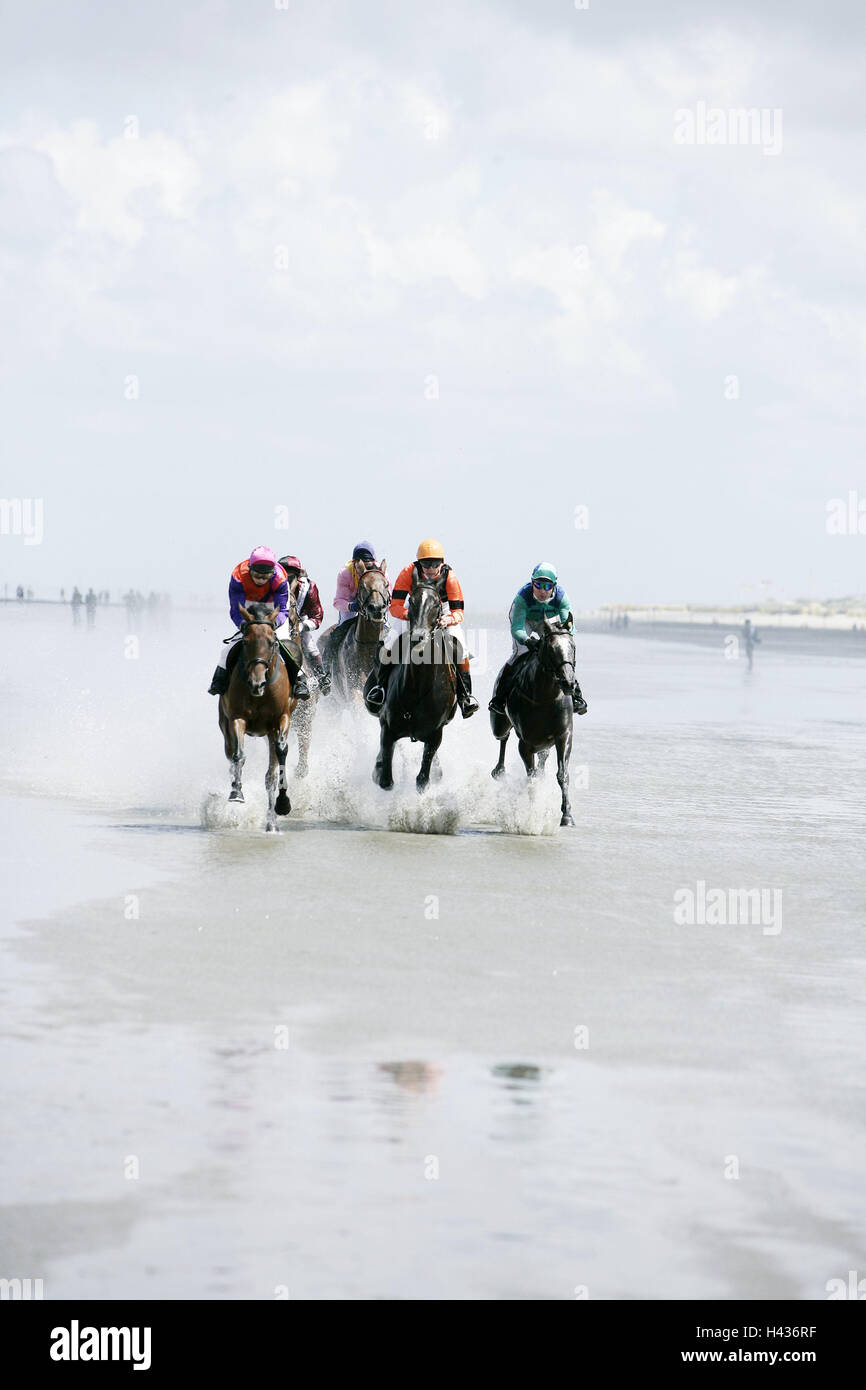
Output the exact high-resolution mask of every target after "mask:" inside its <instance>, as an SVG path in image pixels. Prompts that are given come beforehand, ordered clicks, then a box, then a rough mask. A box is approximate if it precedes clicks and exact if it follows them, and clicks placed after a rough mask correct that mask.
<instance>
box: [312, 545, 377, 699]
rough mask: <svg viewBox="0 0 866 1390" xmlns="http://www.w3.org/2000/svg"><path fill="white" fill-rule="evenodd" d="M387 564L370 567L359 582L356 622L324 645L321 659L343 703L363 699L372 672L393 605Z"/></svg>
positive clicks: (342, 625)
mask: <svg viewBox="0 0 866 1390" xmlns="http://www.w3.org/2000/svg"><path fill="white" fill-rule="evenodd" d="M386 563H387V562H386V561H385V560H382V561H381V562H380V563H379V564H378V565H374V564H372V563H371V564H369V565H368V566H367V568H366V570H365V571H364V573H363V574H362V575H361V576H360V578H359V580H358V593H357V603H358V613H357V616H356V618H355V619H354V621H353V622H352V621H350V622H345V623H340V624H339V625H338V626H337V627H334V628H332V629H331V631H330V632H329V633H327V634H326V636H325V638H324V640H323V643H322V646H323V648H324V650H323V651H322V659H323V661H324V663H325V666H326V668H327V669H328V670H329V671H330V674H331V681H332V683H333V689H334V691H335V692H336V694H337V695H338V696H339V698H340V699H341V700H343V701H349V700H351V699H352V697H353V695H356V694H357V695H360V693H361V691H362V690H363V689H364V682H365V681H366V679H367V677H368V676H369V674H370V672H371V671H372V669H373V663H374V661H375V659H376V651H377V648H378V646H379V643H380V641H381V640H382V633H383V629H384V627H385V618H386V616H387V613H388V605H389V604H390V602H391V590H390V589H389V587H388V578H387V571H386V568H385V566H386Z"/></svg>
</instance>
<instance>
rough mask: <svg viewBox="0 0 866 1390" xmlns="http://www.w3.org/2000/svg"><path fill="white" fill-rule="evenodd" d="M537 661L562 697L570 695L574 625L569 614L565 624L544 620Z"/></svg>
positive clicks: (572, 683) (549, 619) (572, 679)
mask: <svg viewBox="0 0 866 1390" xmlns="http://www.w3.org/2000/svg"><path fill="white" fill-rule="evenodd" d="M539 660H540V661H541V665H542V666H543V668H544V669H545V671H547V672H548V673H549V674H550V675H551V676H553V678H554V680H555V681H556V682H557V684H558V685H559V688H560V690H561V691H562V693H563V695H570V694H571V691H572V689H573V687H574V623H573V621H572V618H571V615H570V614H569V618H568V621H567V622H565V623H562V622H560V620H559V618H545V619H544V628H543V631H542V633H541V650H540V652H539Z"/></svg>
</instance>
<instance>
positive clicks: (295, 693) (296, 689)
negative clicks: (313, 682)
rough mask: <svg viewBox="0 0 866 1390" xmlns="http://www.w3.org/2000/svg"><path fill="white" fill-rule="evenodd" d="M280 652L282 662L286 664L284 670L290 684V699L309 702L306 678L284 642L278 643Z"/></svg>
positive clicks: (301, 667)
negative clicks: (287, 674)
mask: <svg viewBox="0 0 866 1390" xmlns="http://www.w3.org/2000/svg"><path fill="white" fill-rule="evenodd" d="M280 651H281V652H282V654H283V660H284V661H285V663H286V670H287V671H288V673H289V680H290V681H291V682H292V699H293V700H309V698H310V687H309V686H308V685H307V677H306V676H305V675H304V668H303V666H301V665H299V663H298V662H297V661H296V660H295V658H294V656H293V655H292V653H291V650H290V649H289V648H288V647H287V646H286V644H285V642H281V643H280Z"/></svg>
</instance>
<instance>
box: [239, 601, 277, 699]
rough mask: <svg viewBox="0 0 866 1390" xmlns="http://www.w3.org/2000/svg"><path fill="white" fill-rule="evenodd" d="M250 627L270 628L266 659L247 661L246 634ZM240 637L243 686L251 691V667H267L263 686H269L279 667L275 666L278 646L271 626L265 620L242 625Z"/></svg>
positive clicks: (255, 658)
mask: <svg viewBox="0 0 866 1390" xmlns="http://www.w3.org/2000/svg"><path fill="white" fill-rule="evenodd" d="M252 627H269V628H271V632H272V636H271V639H270V641H269V642H268V655H267V656H266V657H264V656H257V657H254V659H253V660H252V661H248V660H247V652H246V639H247V634H248V633H249V630H250V628H252ZM241 636H242V640H241V651H240V667H241V675H242V676H243V679H244V682H245V684H246V685H247V686H248V687H249V689H250V691H252V686H251V685H250V673H251V671H252V669H253V667H254V666H265V667H267V672H266V675H267V680H266V681H265V684H266V685H270V684H271V682H272V681H274V680H276V678H277V671H278V670H279V666H278V665H277V664H276V657H277V653H278V651H279V645H280V644H279V639H278V637H277V634H276V632H274V630H273V624H272V623H270V622H268V621H267V619H263V620H259V621H258V622H256V623H244V624H243V625H242V627H241ZM272 668H273V669H272Z"/></svg>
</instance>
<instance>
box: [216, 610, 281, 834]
mask: <svg viewBox="0 0 866 1390" xmlns="http://www.w3.org/2000/svg"><path fill="white" fill-rule="evenodd" d="M240 613H241V617H242V618H243V620H244V623H243V627H242V628H241V634H242V638H241V642H240V644H239V648H238V656H237V660H236V661H235V664H234V667H233V669H232V673H231V679H230V680H229V688H228V690H227V691H226V693H225V695H221V696H220V702H219V722H220V728H221V730H222V735H223V740H224V742H225V750H226V757H227V758H228V760H229V762H230V763H231V765H232V789H231V792H230V794H229V801H243V799H244V793H243V788H242V786H241V773H242V771H243V766H244V763H245V761H246V757H245V754H244V736H245V735H246V734H249V735H250V736H251V737H252V738H267V740H268V747H269V750H270V757H269V759H268V771H267V774H266V776H265V786H266V787H267V791H268V818H267V825H266V829H267V830H276V829H277V816H287V815H288V814H289V812H290V811H291V809H292V803H291V802H290V801H289V794H288V792H287V790H286V752H287V751H288V746H289V721H290V720H291V717H292V712H293V710H294V708H295V705H296V704H297V701H296V700H295V699H293V697H292V687H291V682H290V681H289V673H288V670H287V668H286V663H285V662H284V661H283V659H282V657H281V656H280V644H279V640H278V639H277V635H276V624H277V613H276V611H275V610H274V609H273V608H271V606H270V604H268V603H250V604H249V605H248V606H247V607H246V608H241V610H240ZM278 787H279V795H277V789H278Z"/></svg>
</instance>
